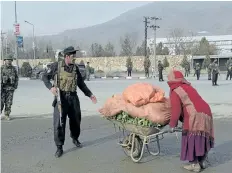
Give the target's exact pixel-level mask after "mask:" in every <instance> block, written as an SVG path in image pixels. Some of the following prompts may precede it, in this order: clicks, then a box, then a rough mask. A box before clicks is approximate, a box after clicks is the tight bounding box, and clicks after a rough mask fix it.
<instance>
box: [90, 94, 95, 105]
mask: <svg viewBox="0 0 232 173" xmlns="http://www.w3.org/2000/svg"><path fill="white" fill-rule="evenodd" d="M90 99H91V100H92V102H93V103H94V104H96V103H97V98H96V97H95V96H94V95H92V96H91V97H90Z"/></svg>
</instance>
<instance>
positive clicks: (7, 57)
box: [4, 54, 14, 61]
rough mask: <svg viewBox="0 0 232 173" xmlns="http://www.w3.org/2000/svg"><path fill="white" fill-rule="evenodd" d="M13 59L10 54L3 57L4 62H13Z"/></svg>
mask: <svg viewBox="0 0 232 173" xmlns="http://www.w3.org/2000/svg"><path fill="white" fill-rule="evenodd" d="M13 59H14V57H13V55H12V54H7V55H6V56H5V57H4V60H12V61H13Z"/></svg>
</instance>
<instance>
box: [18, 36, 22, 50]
mask: <svg viewBox="0 0 232 173" xmlns="http://www.w3.org/2000/svg"><path fill="white" fill-rule="evenodd" d="M17 45H18V47H19V48H23V37H22V36H17Z"/></svg>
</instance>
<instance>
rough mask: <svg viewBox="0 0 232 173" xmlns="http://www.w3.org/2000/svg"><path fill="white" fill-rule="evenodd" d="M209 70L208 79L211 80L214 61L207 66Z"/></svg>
mask: <svg viewBox="0 0 232 173" xmlns="http://www.w3.org/2000/svg"><path fill="white" fill-rule="evenodd" d="M207 71H208V80H211V73H212V62H210V64H209V66H208V68H207Z"/></svg>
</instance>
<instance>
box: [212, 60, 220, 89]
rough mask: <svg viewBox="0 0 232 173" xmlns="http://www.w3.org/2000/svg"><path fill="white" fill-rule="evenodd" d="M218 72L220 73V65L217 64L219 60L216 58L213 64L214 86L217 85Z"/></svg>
mask: <svg viewBox="0 0 232 173" xmlns="http://www.w3.org/2000/svg"><path fill="white" fill-rule="evenodd" d="M218 74H219V67H218V64H217V60H214V62H213V64H212V76H213V78H212V85H213V86H217V85H218V84H217V80H218Z"/></svg>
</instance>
